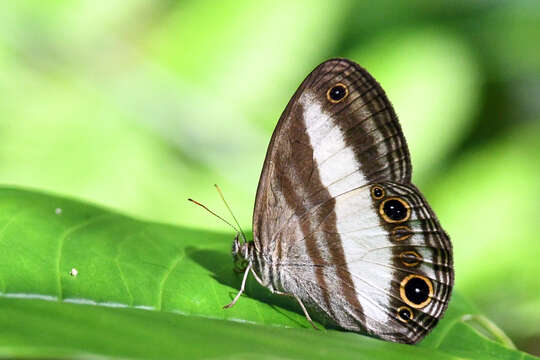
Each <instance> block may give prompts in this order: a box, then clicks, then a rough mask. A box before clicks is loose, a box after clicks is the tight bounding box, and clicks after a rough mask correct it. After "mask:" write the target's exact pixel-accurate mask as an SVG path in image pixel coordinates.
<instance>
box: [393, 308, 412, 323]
mask: <svg viewBox="0 0 540 360" xmlns="http://www.w3.org/2000/svg"><path fill="white" fill-rule="evenodd" d="M397 318H398V319H399V321H401V322H404V323H408V322H409V320H412V319H414V314H413V312H412V310H411V309H410V308H409V307H407V306H401V307H400V308H398V309H397Z"/></svg>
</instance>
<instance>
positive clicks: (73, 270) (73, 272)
mask: <svg viewBox="0 0 540 360" xmlns="http://www.w3.org/2000/svg"><path fill="white" fill-rule="evenodd" d="M78 273H79V272H78V271H77V269H75V268H73V269H71V271H70V272H69V275H71V276H73V277H75V276H77V274H78Z"/></svg>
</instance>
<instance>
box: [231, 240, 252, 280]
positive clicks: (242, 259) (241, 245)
mask: <svg viewBox="0 0 540 360" xmlns="http://www.w3.org/2000/svg"><path fill="white" fill-rule="evenodd" d="M251 244H252V243H250V242H246V241H242V240H240V239H239V234H236V236H235V238H234V241H233V244H232V257H233V260H234V269H235V271H237V272H243V271H244V270H245V269H246V267H247V266H248V264H249V262H250V261H252V251H251V246H250V245H251Z"/></svg>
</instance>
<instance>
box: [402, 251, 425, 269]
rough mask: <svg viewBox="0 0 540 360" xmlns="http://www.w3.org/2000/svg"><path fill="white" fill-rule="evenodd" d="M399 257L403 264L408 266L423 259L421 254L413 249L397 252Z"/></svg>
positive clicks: (416, 263) (414, 264)
mask: <svg viewBox="0 0 540 360" xmlns="http://www.w3.org/2000/svg"><path fill="white" fill-rule="evenodd" d="M399 258H400V259H401V262H402V263H403V265H405V266H409V267H412V266H416V265H418V264H420V262H422V260H423V259H422V256H421V255H420V254H419V253H417V252H416V251H413V250H409V251H404V252H402V253H401V254H399Z"/></svg>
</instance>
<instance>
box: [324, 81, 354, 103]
mask: <svg viewBox="0 0 540 360" xmlns="http://www.w3.org/2000/svg"><path fill="white" fill-rule="evenodd" d="M347 95H349V89H347V86H345V85H344V84H342V83H337V84H336V85H334V86H332V87H331V88H330V89H328V91H327V92H326V98H327V99H328V101H330V102H331V103H334V104H337V103H338V102H342V101H343V100H344V99H345V98H346V97H347Z"/></svg>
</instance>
